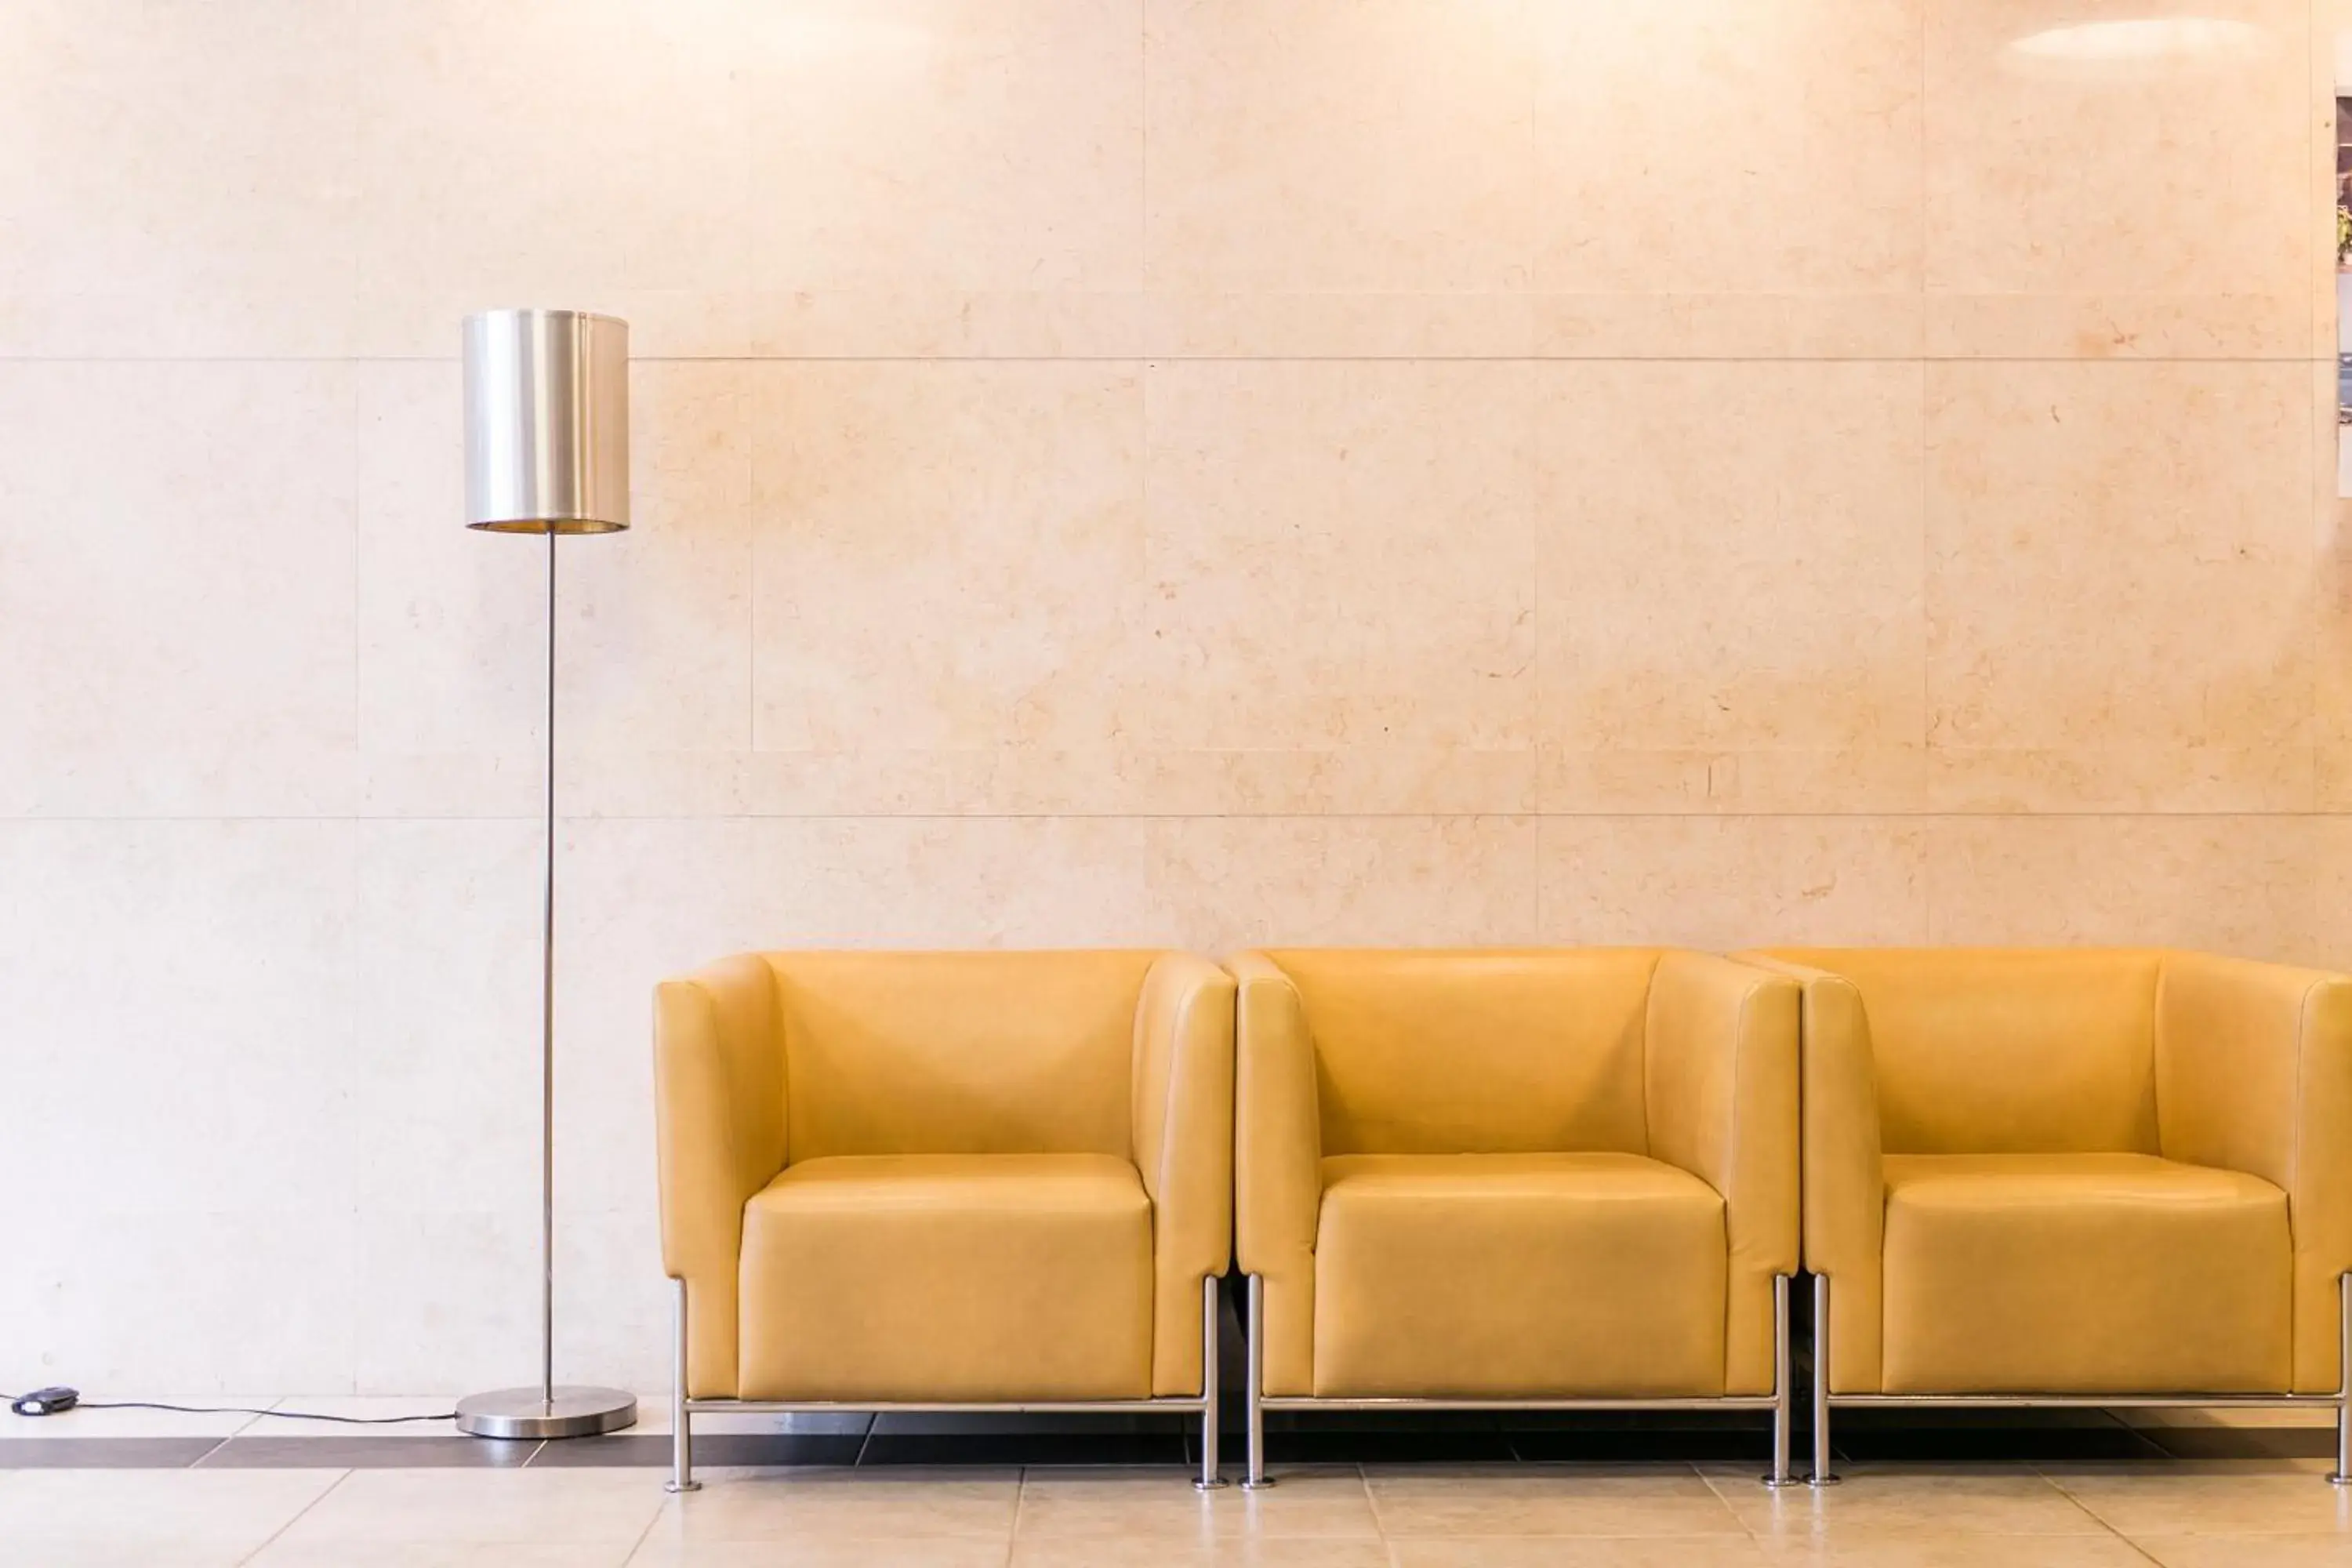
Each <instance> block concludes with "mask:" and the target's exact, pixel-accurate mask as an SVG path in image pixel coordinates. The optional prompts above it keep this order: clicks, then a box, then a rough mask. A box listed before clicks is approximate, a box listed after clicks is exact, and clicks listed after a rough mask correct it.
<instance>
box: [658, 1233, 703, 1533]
mask: <svg viewBox="0 0 2352 1568" xmlns="http://www.w3.org/2000/svg"><path fill="white" fill-rule="evenodd" d="M670 1310H671V1314H672V1316H673V1317H674V1318H675V1320H676V1321H677V1344H676V1346H675V1348H674V1350H673V1359H672V1360H671V1362H670V1377H669V1479H668V1480H667V1481H665V1482H664V1483H662V1490H664V1491H666V1492H698V1491H700V1490H701V1489H702V1483H701V1482H700V1481H698V1480H696V1479H694V1417H693V1415H690V1414H689V1413H688V1410H687V1408H686V1281H685V1280H683V1279H673V1280H671V1281H670Z"/></svg>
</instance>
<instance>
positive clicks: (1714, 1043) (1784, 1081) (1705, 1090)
mask: <svg viewBox="0 0 2352 1568" xmlns="http://www.w3.org/2000/svg"><path fill="white" fill-rule="evenodd" d="M1797 1003H1798V993H1797V985H1796V983H1795V982H1794V981H1792V980H1790V979H1788V978H1786V977H1785V976H1781V975H1775V974H1771V973H1767V972H1765V971H1763V970H1760V969H1755V968H1751V967H1750V966H1748V965H1747V964H1744V963H1733V962H1732V961H1731V960H1729V959H1727V958H1717V957H1715V956H1713V955H1712V954H1708V953H1700V952H1668V953H1665V954H1664V955H1663V956H1662V957H1661V958H1660V959H1659V960H1658V967H1657V971H1656V973H1654V974H1653V975H1652V976H1651V979H1650V1002H1649V1013H1648V1018H1647V1022H1646V1025H1645V1026H1644V1029H1643V1040H1644V1047H1643V1095H1644V1098H1645V1101H1646V1104H1647V1110H1646V1112H1645V1115H1646V1117H1647V1119H1648V1123H1649V1138H1650V1152H1651V1154H1652V1155H1653V1156H1654V1157H1655V1158H1657V1159H1661V1160H1664V1161H1666V1162H1667V1163H1670V1164H1675V1165H1679V1166H1681V1167H1682V1168H1683V1169H1684V1170H1685V1171H1688V1172H1689V1173H1691V1174H1693V1175H1695V1176H1696V1177H1698V1178H1699V1179H1700V1180H1701V1181H1703V1182H1706V1184H1708V1185H1709V1186H1711V1187H1713V1188H1714V1189H1715V1190H1716V1191H1717V1192H1718V1193H1720V1194H1723V1218H1724V1230H1725V1239H1726V1240H1727V1242H1728V1244H1729V1247H1730V1259H1729V1261H1730V1274H1729V1287H1730V1294H1729V1299H1728V1311H1727V1317H1726V1320H1725V1343H1724V1392H1726V1393H1727V1394H1769V1393H1770V1392H1771V1390H1772V1382H1773V1368H1774V1355H1773V1339H1772V1322H1773V1307H1772V1294H1773V1291H1772V1279H1773V1277H1774V1276H1775V1275H1780V1274H1794V1273H1795V1272H1796V1271H1797Z"/></svg>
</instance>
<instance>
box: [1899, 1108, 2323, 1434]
mask: <svg viewBox="0 0 2352 1568" xmlns="http://www.w3.org/2000/svg"><path fill="white" fill-rule="evenodd" d="M2291 1274H2292V1253H2291V1250H2290V1247H2289V1243H2288V1239H2287V1221H2286V1194H2284V1193H2283V1192H2281V1191H2280V1190H2279V1189H2278V1188H2276V1187H2274V1186H2273V1185H2271V1184H2269V1183H2268V1182H2265V1181H2263V1180H2261V1179H2260V1178H2258V1177H2254V1176H2249V1175H2243V1174H2241V1173H2237V1172H2234V1171H2221V1170H2214V1169H2211V1168H2210V1167H2207V1166H2202V1165H2183V1164H2179V1163H2174V1162H2172V1161H2169V1160H2163V1159H2158V1157H2156V1156H2155V1155H2152V1154H1889V1155H1888V1156H1886V1247H1885V1373H1884V1378H1885V1381H1884V1387H1885V1391H1886V1392H1887V1393H1890V1394H2133V1393H2137V1394H2178V1393H2212V1394H2237V1393H2247V1394H2253V1393H2263V1394H2271V1393H2284V1392H2285V1390H2286V1387H2287V1379H2288V1377H2289V1374H2290V1364H2289V1357H2290V1352H2291V1331H2292V1329H2293V1321H2292V1318H2291V1315H2290V1313H2291V1307H2290V1298H2289V1286H2290V1283H2291Z"/></svg>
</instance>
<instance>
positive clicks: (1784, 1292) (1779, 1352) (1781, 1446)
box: [1764, 1274, 1792, 1488]
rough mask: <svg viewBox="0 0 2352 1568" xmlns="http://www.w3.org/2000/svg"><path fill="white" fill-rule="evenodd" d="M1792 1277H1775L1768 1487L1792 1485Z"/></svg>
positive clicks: (1773, 1287)
mask: <svg viewBox="0 0 2352 1568" xmlns="http://www.w3.org/2000/svg"><path fill="white" fill-rule="evenodd" d="M1789 1372H1790V1367H1789V1277H1788V1276H1787V1275H1786V1274H1775V1275H1774V1276H1772V1469H1771V1472H1770V1473H1769V1475H1767V1476H1766V1477H1765V1478H1764V1484H1765V1485H1766V1486H1768V1487H1774V1488H1779V1487H1785V1486H1789V1485H1791V1484H1792V1482H1791V1480H1790V1475H1789V1422H1790V1404H1791V1400H1790V1389H1789Z"/></svg>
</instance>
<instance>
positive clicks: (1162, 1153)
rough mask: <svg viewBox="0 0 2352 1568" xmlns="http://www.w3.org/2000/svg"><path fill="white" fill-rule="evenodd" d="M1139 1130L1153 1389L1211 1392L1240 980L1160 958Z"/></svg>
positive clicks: (1142, 1049)
mask: <svg viewBox="0 0 2352 1568" xmlns="http://www.w3.org/2000/svg"><path fill="white" fill-rule="evenodd" d="M1133 1081H1134V1089H1133V1091H1132V1104H1133V1110H1132V1121H1133V1126H1132V1130H1131V1131H1132V1139H1131V1145H1130V1146H1131V1147H1132V1148H1133V1149H1134V1151H1135V1163H1136V1169H1137V1170H1138V1171H1139V1173H1141V1175H1142V1177H1143V1190H1144V1192H1145V1193H1146V1194H1149V1195H1150V1199H1151V1212H1152V1222H1153V1223H1152V1227H1151V1233H1152V1240H1151V1247H1152V1284H1153V1311H1152V1350H1151V1391H1152V1393H1153V1394H1198V1393H1200V1392H1201V1321H1200V1319H1201V1280H1202V1278H1203V1277H1204V1276H1207V1275H1212V1274H1223V1272H1224V1271H1225V1266H1226V1265H1227V1264H1228V1263H1230V1262H1231V1261H1232V1260H1233V1252H1234V1211H1233V1198H1232V1194H1233V1174H1234V980H1233V976H1232V975H1230V974H1227V973H1225V972H1224V971H1223V970H1222V969H1220V968H1218V967H1217V966H1216V965H1215V964H1213V963H1210V962H1209V961H1208V960H1207V959H1204V958H1196V957H1194V956H1192V954H1190V953H1181V952H1171V953H1165V954H1162V955H1161V956H1160V957H1159V958H1157V959H1155V960H1153V961H1152V964H1151V968H1150V971H1148V972H1147V973H1145V975H1144V977H1143V995H1142V998H1141V1000H1140V1001H1139V1003H1138V1004H1137V1005H1136V1013H1135V1065H1134V1074H1133Z"/></svg>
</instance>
